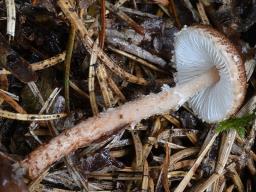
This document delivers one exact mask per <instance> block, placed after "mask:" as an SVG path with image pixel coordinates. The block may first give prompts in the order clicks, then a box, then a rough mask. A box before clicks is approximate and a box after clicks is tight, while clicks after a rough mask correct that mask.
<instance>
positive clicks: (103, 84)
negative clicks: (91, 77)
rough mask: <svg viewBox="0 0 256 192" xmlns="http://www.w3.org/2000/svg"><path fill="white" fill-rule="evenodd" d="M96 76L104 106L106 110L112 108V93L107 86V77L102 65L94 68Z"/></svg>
mask: <svg viewBox="0 0 256 192" xmlns="http://www.w3.org/2000/svg"><path fill="white" fill-rule="evenodd" d="M96 74H97V78H98V82H99V84H100V89H101V92H102V96H103V99H104V103H105V106H106V107H107V108H109V107H112V103H113V101H114V98H113V93H112V91H111V89H110V88H109V86H108V78H109V77H108V75H107V71H106V69H105V67H104V66H103V65H102V64H98V65H97V66H96Z"/></svg>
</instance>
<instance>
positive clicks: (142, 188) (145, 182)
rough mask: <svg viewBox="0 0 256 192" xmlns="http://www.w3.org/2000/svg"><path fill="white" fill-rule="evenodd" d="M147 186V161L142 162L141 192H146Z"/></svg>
mask: <svg viewBox="0 0 256 192" xmlns="http://www.w3.org/2000/svg"><path fill="white" fill-rule="evenodd" d="M148 184H149V169H148V161H147V160H145V161H144V166H143V177H142V186H141V190H142V191H148V187H149V186H148Z"/></svg>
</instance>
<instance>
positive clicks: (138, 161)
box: [131, 131, 143, 169]
mask: <svg viewBox="0 0 256 192" xmlns="http://www.w3.org/2000/svg"><path fill="white" fill-rule="evenodd" d="M131 134H132V139H133V142H134V149H135V154H136V157H135V169H137V168H140V167H142V164H143V155H142V154H143V147H142V143H141V140H140V137H139V135H138V132H137V131H131Z"/></svg>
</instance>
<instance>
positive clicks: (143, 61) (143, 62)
mask: <svg viewBox="0 0 256 192" xmlns="http://www.w3.org/2000/svg"><path fill="white" fill-rule="evenodd" d="M108 48H109V49H110V50H111V51H113V52H115V53H118V54H120V55H123V56H126V57H128V58H129V59H131V60H133V61H136V62H138V63H140V64H142V65H144V66H146V67H148V68H150V69H152V70H154V71H158V72H161V73H166V71H164V70H161V69H159V68H158V67H156V66H155V65H153V64H151V63H149V62H147V61H145V60H144V59H141V58H140V57H137V56H135V55H132V54H129V53H127V52H125V51H122V50H119V49H116V48H114V47H111V46H108Z"/></svg>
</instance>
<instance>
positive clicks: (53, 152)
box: [21, 68, 219, 178]
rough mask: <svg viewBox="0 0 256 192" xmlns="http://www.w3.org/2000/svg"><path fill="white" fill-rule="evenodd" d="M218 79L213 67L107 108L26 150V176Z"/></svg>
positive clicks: (178, 102) (173, 105)
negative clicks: (183, 81) (35, 147)
mask: <svg viewBox="0 0 256 192" xmlns="http://www.w3.org/2000/svg"><path fill="white" fill-rule="evenodd" d="M218 80H219V76H218V73H217V70H216V69H215V68H213V69H210V70H209V71H208V72H206V73H204V74H203V75H201V76H198V77H197V78H195V79H194V80H192V81H190V82H188V83H186V84H182V85H178V86H176V87H174V88H169V89H168V88H167V89H164V90H162V91H161V92H159V93H157V94H153V93H151V94H150V95H147V96H144V97H142V98H140V99H138V100H135V101H132V102H127V103H126V104H124V105H122V106H120V107H117V108H115V109H109V110H107V111H106V112H104V113H100V114H99V115H97V116H94V117H91V118H89V119H87V120H86V121H82V122H81V123H79V124H77V125H76V126H74V127H73V128H71V129H68V130H66V131H64V132H63V133H62V134H60V135H59V136H57V137H55V138H53V139H52V140H51V141H50V142H49V143H47V144H45V145H42V146H40V147H39V148H37V149H36V150H34V151H33V152H32V153H30V155H29V156H28V157H27V158H26V159H24V160H23V161H22V162H21V164H22V166H23V167H25V168H26V169H27V171H28V175H29V177H31V178H35V177H37V176H38V175H39V174H40V173H41V172H42V171H43V170H44V169H46V168H47V167H48V166H49V165H51V164H52V163H54V162H55V161H58V160H59V159H60V158H62V157H63V156H65V155H68V154H69V153H71V152H73V151H75V150H77V149H78V148H81V147H84V146H86V145H88V144H90V143H92V142H95V141H97V140H99V139H102V138H103V137H106V136H109V135H111V134H113V133H115V132H117V131H119V130H121V129H123V128H124V127H125V126H126V125H129V124H130V123H137V122H140V121H141V120H142V119H146V118H149V117H150V116H153V115H158V114H162V113H164V112H167V111H168V110H170V109H175V110H176V109H178V108H179V107H180V106H181V105H182V104H184V103H185V102H186V101H187V100H188V99H189V98H190V97H191V96H193V95H194V94H195V93H197V92H198V91H200V90H202V89H204V88H206V87H208V86H211V85H213V84H214V83H216V82H217V81H218Z"/></svg>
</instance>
